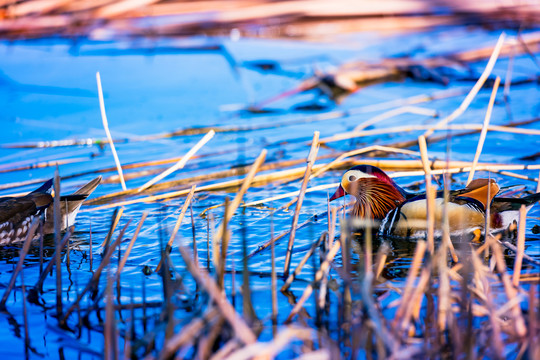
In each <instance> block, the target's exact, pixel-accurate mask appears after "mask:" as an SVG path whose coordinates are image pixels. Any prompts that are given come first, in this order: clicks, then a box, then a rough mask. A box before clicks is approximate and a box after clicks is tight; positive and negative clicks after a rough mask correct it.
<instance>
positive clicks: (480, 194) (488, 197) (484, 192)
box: [450, 179, 500, 209]
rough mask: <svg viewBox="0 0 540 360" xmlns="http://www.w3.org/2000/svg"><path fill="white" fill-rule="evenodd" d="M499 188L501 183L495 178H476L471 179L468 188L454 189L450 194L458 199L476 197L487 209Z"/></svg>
mask: <svg viewBox="0 0 540 360" xmlns="http://www.w3.org/2000/svg"><path fill="white" fill-rule="evenodd" d="M499 189H500V188H499V185H498V184H497V182H496V181H495V180H494V179H476V180H473V181H471V182H470V183H469V185H467V187H466V188H464V189H460V190H454V191H452V192H451V193H450V195H451V197H454V198H455V199H456V200H458V199H460V198H461V199H463V198H469V199H474V200H476V201H478V202H480V203H481V204H482V206H483V207H484V209H486V208H487V205H488V204H491V202H492V201H493V198H495V195H497V193H498V192H499Z"/></svg>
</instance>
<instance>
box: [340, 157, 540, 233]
mask: <svg viewBox="0 0 540 360" xmlns="http://www.w3.org/2000/svg"><path fill="white" fill-rule="evenodd" d="M359 172H360V173H359ZM380 173H382V174H384V172H383V171H382V170H380V169H378V168H376V167H374V166H370V165H359V166H355V167H353V168H351V169H350V170H349V171H347V172H346V173H345V174H344V176H343V178H342V181H341V184H340V187H339V188H338V190H337V191H336V193H335V194H334V196H332V200H333V199H336V198H338V197H341V196H343V195H344V194H351V195H353V196H355V197H356V199H357V201H356V203H355V206H354V208H353V210H352V213H351V215H353V216H356V217H362V218H365V217H366V214H367V215H369V213H372V214H374V215H372V216H371V218H372V219H374V220H379V221H380V227H379V231H378V234H379V235H380V236H385V237H394V238H411V239H415V238H424V237H425V236H426V232H427V231H426V227H427V222H426V219H427V200H426V195H425V193H420V194H411V193H408V192H406V191H404V190H403V189H401V188H400V187H399V186H398V185H396V184H395V183H394V182H393V180H391V179H390V178H389V177H388V176H387V175H386V174H384V176H381V175H377V177H376V178H373V177H370V175H373V174H380ZM351 175H352V177H351ZM365 179H368V180H369V181H370V182H379V181H380V182H382V183H384V186H395V192H391V191H386V192H385V193H384V194H379V193H378V191H377V189H378V188H379V187H381V186H383V185H381V184H378V186H376V187H375V188H374V189H371V190H369V189H368V190H366V187H367V186H371V185H370V184H368V183H367V182H365ZM351 180H353V181H352V182H356V184H352V183H351ZM498 192H499V186H498V185H497V183H496V182H495V180H493V179H489V180H488V179H477V180H474V181H472V182H471V183H470V184H469V185H468V186H467V187H465V188H463V189H458V190H451V191H449V192H448V199H447V201H445V199H444V191H439V192H437V194H436V197H435V204H434V212H433V214H434V222H435V234H434V235H435V237H440V236H442V229H443V222H444V220H446V219H447V220H448V224H449V230H450V235H452V236H459V235H464V234H467V233H470V232H473V231H475V230H483V229H484V227H485V225H486V209H487V208H488V207H490V218H489V228H490V229H491V230H501V229H506V228H508V226H509V225H510V224H512V223H513V222H515V221H517V219H518V218H519V208H520V207H521V205H522V204H525V205H526V206H527V208H528V209H529V208H530V207H532V205H533V204H534V203H536V202H537V201H539V200H540V193H538V194H533V195H530V196H527V197H524V198H497V197H495V196H496V195H497V193H498ZM359 199H360V201H359ZM381 202H382V203H384V204H386V206H384V207H383V208H384V211H374V210H371V209H378V208H381ZM390 204H393V206H390ZM383 212H384V215H383V214H382V213H383Z"/></svg>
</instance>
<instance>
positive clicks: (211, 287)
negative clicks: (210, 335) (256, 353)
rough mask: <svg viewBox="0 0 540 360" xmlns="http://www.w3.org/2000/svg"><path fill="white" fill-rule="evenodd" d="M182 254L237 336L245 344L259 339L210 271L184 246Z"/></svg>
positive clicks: (194, 275) (189, 269) (181, 250)
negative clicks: (198, 263)
mask: <svg viewBox="0 0 540 360" xmlns="http://www.w3.org/2000/svg"><path fill="white" fill-rule="evenodd" d="M178 249H179V250H180V254H181V255H182V258H183V259H184V262H185V263H186V266H187V269H188V271H189V272H190V273H191V275H192V276H193V278H194V279H195V281H197V283H198V284H199V285H200V286H202V287H203V288H204V289H205V290H206V291H207V292H208V295H210V297H211V298H212V300H213V301H214V302H215V303H216V306H217V307H218V308H219V310H220V311H221V314H222V316H223V317H225V319H226V320H227V322H228V323H229V325H230V326H231V327H232V328H233V330H234V332H235V334H236V336H237V337H238V338H239V339H240V340H241V341H242V342H243V343H244V344H253V343H255V342H256V341H257V337H256V336H255V334H254V333H253V331H252V330H251V329H250V328H249V327H248V325H247V324H246V323H245V321H244V320H243V319H242V317H240V315H239V314H238V313H237V312H236V310H235V309H234V308H233V307H232V305H231V303H230V302H229V301H228V300H227V298H226V297H225V294H223V293H222V292H221V291H220V290H219V287H218V286H217V284H216V283H215V282H214V280H213V279H212V278H211V277H210V276H209V275H208V273H207V272H206V271H205V270H203V269H201V268H199V266H198V265H197V264H196V263H194V262H193V260H192V259H191V257H190V255H189V252H188V251H187V250H186V249H184V248H183V247H182V246H180V247H179V248H178Z"/></svg>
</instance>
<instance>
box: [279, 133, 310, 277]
mask: <svg viewBox="0 0 540 360" xmlns="http://www.w3.org/2000/svg"><path fill="white" fill-rule="evenodd" d="M318 151H319V132H318V131H315V133H314V134H313V140H312V142H311V149H310V150H309V154H308V157H307V166H306V172H305V173H304V179H303V180H302V185H301V186H300V193H299V194H298V201H297V202H296V208H295V209H294V216H293V220H292V225H291V233H290V235H289V243H288V245H287V253H286V255H285V267H284V268H283V274H284V276H285V277H287V276H288V275H289V267H290V266H291V259H292V257H291V255H292V250H293V246H294V238H295V236H296V226H297V225H298V217H299V216H300V209H301V208H302V203H303V201H304V195H305V193H306V189H307V184H308V182H309V177H310V175H311V168H312V167H313V164H314V163H315V159H316V158H317V152H318Z"/></svg>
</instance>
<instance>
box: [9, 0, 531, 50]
mask: <svg viewBox="0 0 540 360" xmlns="http://www.w3.org/2000/svg"><path fill="white" fill-rule="evenodd" d="M338 3H339V6H335V3H333V2H329V1H318V2H316V3H314V4H311V6H309V7H306V6H305V3H303V2H302V1H272V2H266V1H256V0H238V1H236V0H235V1H212V2H211V5H210V4H209V3H208V2H207V1H182V0H175V1H163V0H148V1H137V0H124V1H118V2H111V1H94V2H92V3H88V2H85V1H82V0H78V1H63V0H52V1H40V0H26V1H9V0H7V1H2V2H0V17H1V19H2V23H1V26H0V33H1V34H2V35H3V36H5V37H9V38H18V37H25V38H29V37H44V36H51V35H62V36H64V37H74V36H81V35H83V36H93V37H96V38H99V37H101V36H103V34H106V33H114V34H115V35H116V36H122V35H123V36H149V35H150V34H151V36H156V35H157V36H186V35H187V36H189V35H195V34H199V33H201V32H205V33H206V34H212V35H223V34H228V33H229V32H230V31H231V30H232V29H237V31H238V30H240V31H241V32H242V33H243V34H246V35H249V36H264V37H278V36H281V37H283V36H288V37H314V36H317V37H322V36H328V35H329V30H328V29H329V28H328V26H327V24H328V23H331V24H332V27H331V29H332V32H331V34H339V33H343V32H354V31H362V30H365V29H366V28H368V29H371V30H373V29H379V30H385V31H404V30H411V29H424V28H427V27H430V26H434V25H441V24H467V23H468V21H470V20H469V19H470V18H471V17H477V18H479V20H478V21H483V22H486V23H494V22H501V23H505V22H506V23H507V22H509V21H513V22H515V23H517V24H520V23H522V22H529V23H530V22H532V23H534V21H535V20H538V16H539V13H540V10H539V8H538V5H537V4H535V3H532V2H527V3H524V4H521V3H518V4H516V3H514V2H511V1H503V2H500V3H497V4H486V3H482V5H481V6H475V5H474V4H471V3H469V2H464V1H455V2H452V3H451V4H449V7H450V8H451V9H452V10H453V12H451V13H446V12H445V13H441V11H440V9H439V8H438V7H437V6H434V5H432V4H431V3H429V2H425V1H406V2H399V1H393V2H392V3H390V4H378V3H372V2H369V1H350V0H340V1H339V2H338ZM209 6H211V9H212V11H208V9H209ZM189 16H192V17H193V16H196V17H197V19H198V21H193V20H191V21H186V20H185V19H184V18H185V17H188V18H189ZM167 17H169V18H172V19H173V20H176V21H171V20H169V21H164V22H163V21H160V20H161V19H166V18H167ZM144 18H146V19H148V18H150V19H152V20H153V21H152V23H153V26H152V27H151V28H149V27H148V25H147V24H145V23H144V22H141V21H139V20H141V19H144ZM278 19H279V21H276V20H278ZM358 19H362V20H363V21H361V22H359V21H357V20H358ZM253 23H258V24H261V25H264V26H263V29H262V30H261V29H259V30H257V31H255V30H253V28H252V26H250V24H253ZM126 24H129V25H126ZM199 48H200V49H203V50H205V49H207V50H215V46H212V45H206V46H204V45H202V46H200V47H199Z"/></svg>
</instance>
